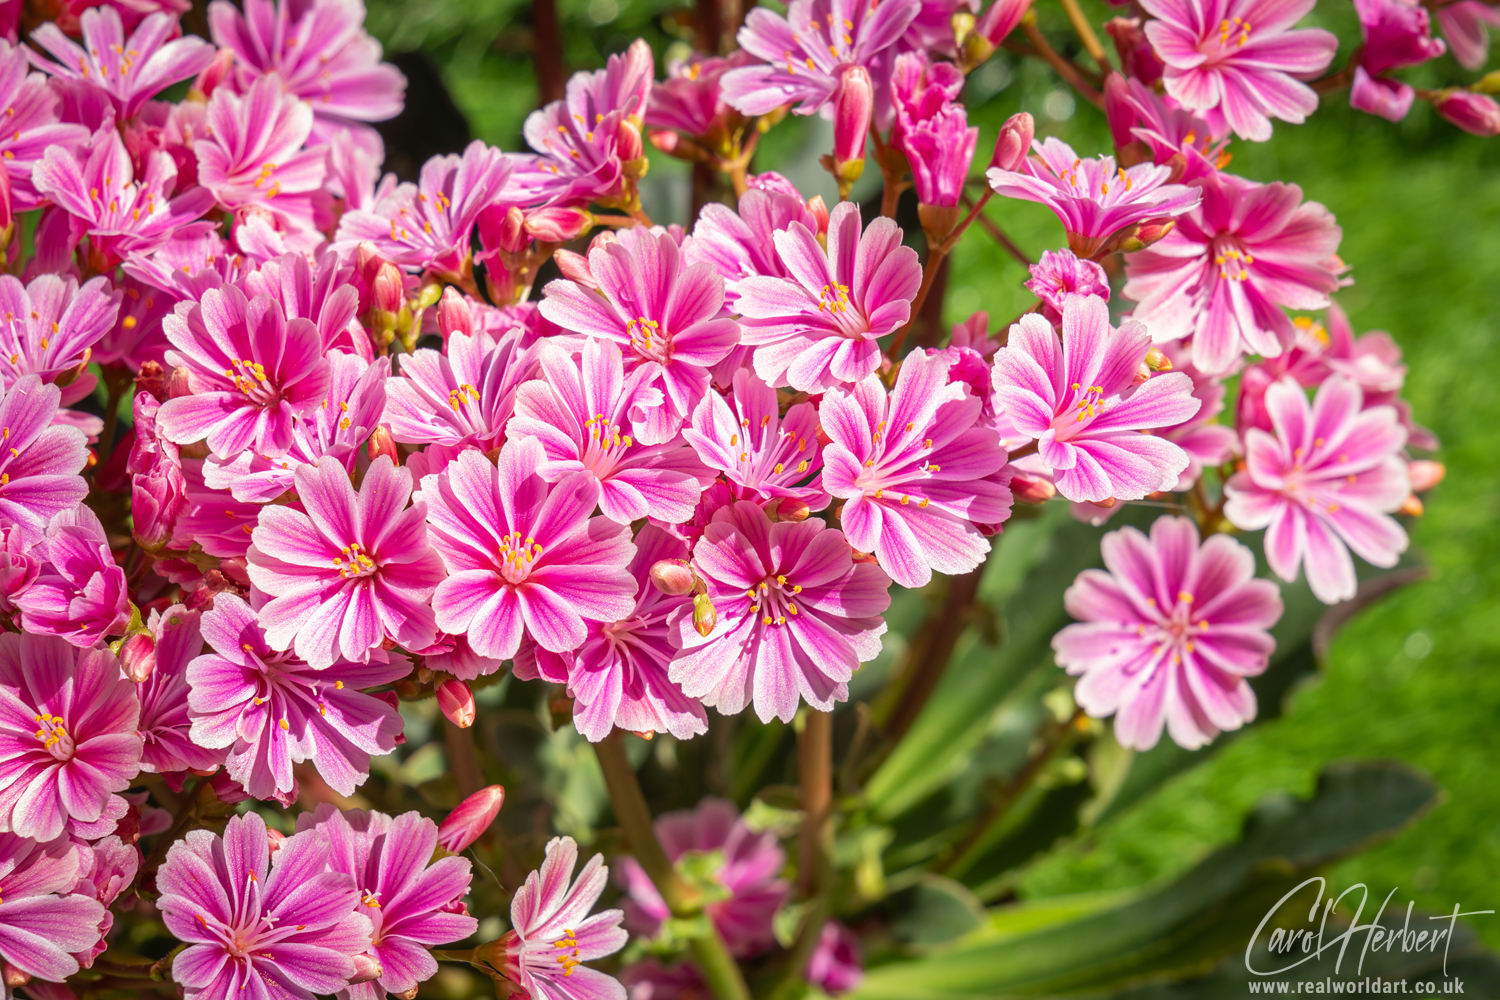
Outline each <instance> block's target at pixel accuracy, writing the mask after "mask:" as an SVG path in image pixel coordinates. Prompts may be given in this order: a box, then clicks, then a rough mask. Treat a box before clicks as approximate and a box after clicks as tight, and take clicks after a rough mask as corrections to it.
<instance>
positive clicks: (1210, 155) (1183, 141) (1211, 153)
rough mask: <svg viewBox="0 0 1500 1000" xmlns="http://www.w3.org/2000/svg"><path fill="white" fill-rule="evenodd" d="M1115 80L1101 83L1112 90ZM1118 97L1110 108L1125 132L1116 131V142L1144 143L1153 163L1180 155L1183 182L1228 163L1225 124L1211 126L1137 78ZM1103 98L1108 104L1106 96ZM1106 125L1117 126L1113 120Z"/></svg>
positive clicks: (1206, 174)
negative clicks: (1119, 120)
mask: <svg viewBox="0 0 1500 1000" xmlns="http://www.w3.org/2000/svg"><path fill="white" fill-rule="evenodd" d="M1118 79H1119V78H1118V77H1116V76H1112V77H1111V78H1110V80H1109V81H1107V82H1106V84H1105V87H1106V89H1110V90H1111V91H1113V88H1114V87H1115V86H1116V83H1115V82H1114V81H1116V80H1118ZM1119 97H1120V101H1121V104H1120V106H1117V107H1116V108H1114V109H1112V111H1113V112H1114V113H1118V114H1120V115H1121V117H1122V119H1124V120H1125V121H1126V123H1127V125H1128V132H1127V134H1126V136H1124V137H1121V136H1119V135H1118V134H1117V136H1116V139H1117V141H1122V144H1123V141H1128V139H1130V138H1134V139H1137V140H1139V141H1141V142H1144V143H1145V144H1146V146H1147V148H1149V149H1150V150H1151V158H1152V160H1153V161H1155V162H1156V163H1161V164H1164V163H1168V161H1170V160H1171V159H1172V158H1173V157H1175V156H1178V155H1181V156H1182V158H1183V163H1182V179H1183V180H1184V181H1190V180H1194V179H1195V178H1198V177H1205V176H1208V175H1210V174H1213V173H1214V172H1216V171H1217V170H1218V169H1219V168H1220V166H1221V165H1223V164H1227V163H1228V162H1229V161H1228V159H1227V158H1226V156H1225V153H1224V147H1225V146H1227V145H1228V142H1227V141H1226V140H1225V134H1226V133H1227V131H1228V130H1227V127H1225V128H1221V129H1215V128H1213V127H1212V126H1211V125H1209V123H1208V122H1207V121H1205V120H1204V119H1202V118H1200V117H1198V116H1197V115H1195V114H1193V113H1192V112H1191V111H1186V110H1184V109H1183V108H1182V107H1181V106H1180V105H1179V104H1178V103H1177V102H1176V101H1174V100H1173V99H1172V98H1170V97H1163V96H1162V95H1160V94H1158V93H1157V92H1156V91H1154V90H1152V89H1151V88H1150V87H1149V86H1147V85H1146V84H1145V83H1143V82H1141V81H1140V80H1134V79H1133V80H1129V81H1128V82H1127V85H1126V86H1125V87H1124V88H1123V89H1122V90H1121V91H1120V92H1119ZM1105 100H1106V102H1107V105H1106V106H1108V102H1109V101H1110V98H1106V99H1105ZM1110 127H1111V129H1115V128H1117V126H1116V125H1115V123H1114V121H1113V119H1112V120H1111V126H1110Z"/></svg>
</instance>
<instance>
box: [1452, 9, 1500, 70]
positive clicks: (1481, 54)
mask: <svg viewBox="0 0 1500 1000" xmlns="http://www.w3.org/2000/svg"><path fill="white" fill-rule="evenodd" d="M1437 21H1438V27H1439V28H1441V29H1442V32H1443V37H1444V38H1446V39H1447V40H1448V45H1449V47H1450V48H1452V49H1453V58H1455V59H1457V60H1458V64H1459V65H1460V66H1462V67H1463V68H1464V69H1467V70H1476V69H1480V68H1481V67H1483V66H1484V63H1485V60H1486V59H1488V58H1489V54H1490V29H1491V28H1500V10H1496V9H1495V8H1494V7H1491V6H1490V5H1489V4H1487V3H1484V2H1483V0H1458V2H1457V3H1450V4H1444V5H1443V6H1441V7H1439V8H1437Z"/></svg>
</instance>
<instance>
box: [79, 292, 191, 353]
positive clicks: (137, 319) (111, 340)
mask: <svg viewBox="0 0 1500 1000" xmlns="http://www.w3.org/2000/svg"><path fill="white" fill-rule="evenodd" d="M115 287H116V288H117V289H119V291H120V293H121V299H120V312H119V317H118V318H117V319H116V320H115V324H114V326H113V327H112V328H111V329H109V330H107V331H105V334H104V336H103V337H102V338H101V339H100V340H99V342H98V343H97V344H95V345H94V356H93V360H94V361H95V362H97V363H98V364H99V365H101V366H103V367H106V368H108V367H110V366H118V367H120V368H127V369H129V370H130V371H140V370H141V367H142V366H143V365H145V363H146V362H148V361H155V362H156V363H157V364H159V365H162V366H165V364H166V357H167V349H168V348H170V347H171V346H172V345H171V342H170V341H168V340H167V335H166V332H165V331H163V330H162V328H161V321H162V318H163V317H164V316H166V315H167V314H168V313H170V312H171V311H172V308H173V307H174V306H175V305H176V304H177V303H178V301H179V296H177V295H173V294H171V293H163V292H161V291H159V290H157V289H156V288H154V287H152V286H151V285H147V284H145V283H143V282H141V281H138V280H136V279H135V278H133V277H131V276H130V275H129V274H126V275H125V276H124V277H122V278H120V279H119V280H118V281H117V282H115Z"/></svg>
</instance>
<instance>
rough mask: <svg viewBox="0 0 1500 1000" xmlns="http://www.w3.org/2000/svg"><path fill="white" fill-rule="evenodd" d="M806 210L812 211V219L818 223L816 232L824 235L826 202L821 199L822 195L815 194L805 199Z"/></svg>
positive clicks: (826, 217) (826, 227) (825, 229)
mask: <svg viewBox="0 0 1500 1000" xmlns="http://www.w3.org/2000/svg"><path fill="white" fill-rule="evenodd" d="M807 210H808V211H809V212H811V213H812V217H813V219H814V220H815V221H816V222H817V223H818V232H819V233H821V234H825V235H826V234H827V232H828V202H826V201H824V200H823V196H822V195H820V194H815V195H813V196H812V197H811V198H809V199H807Z"/></svg>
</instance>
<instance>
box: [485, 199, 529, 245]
mask: <svg viewBox="0 0 1500 1000" xmlns="http://www.w3.org/2000/svg"><path fill="white" fill-rule="evenodd" d="M477 228H478V229H479V244H480V246H482V247H484V250H485V252H486V253H495V252H499V253H525V252H526V248H527V247H528V246H529V245H530V244H531V237H529V236H527V235H526V214H525V213H524V212H522V211H521V210H520V209H519V208H517V207H516V206H515V205H509V206H506V205H491V206H489V207H488V208H486V209H485V210H484V211H482V212H480V213H479V221H478V224H477Z"/></svg>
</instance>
